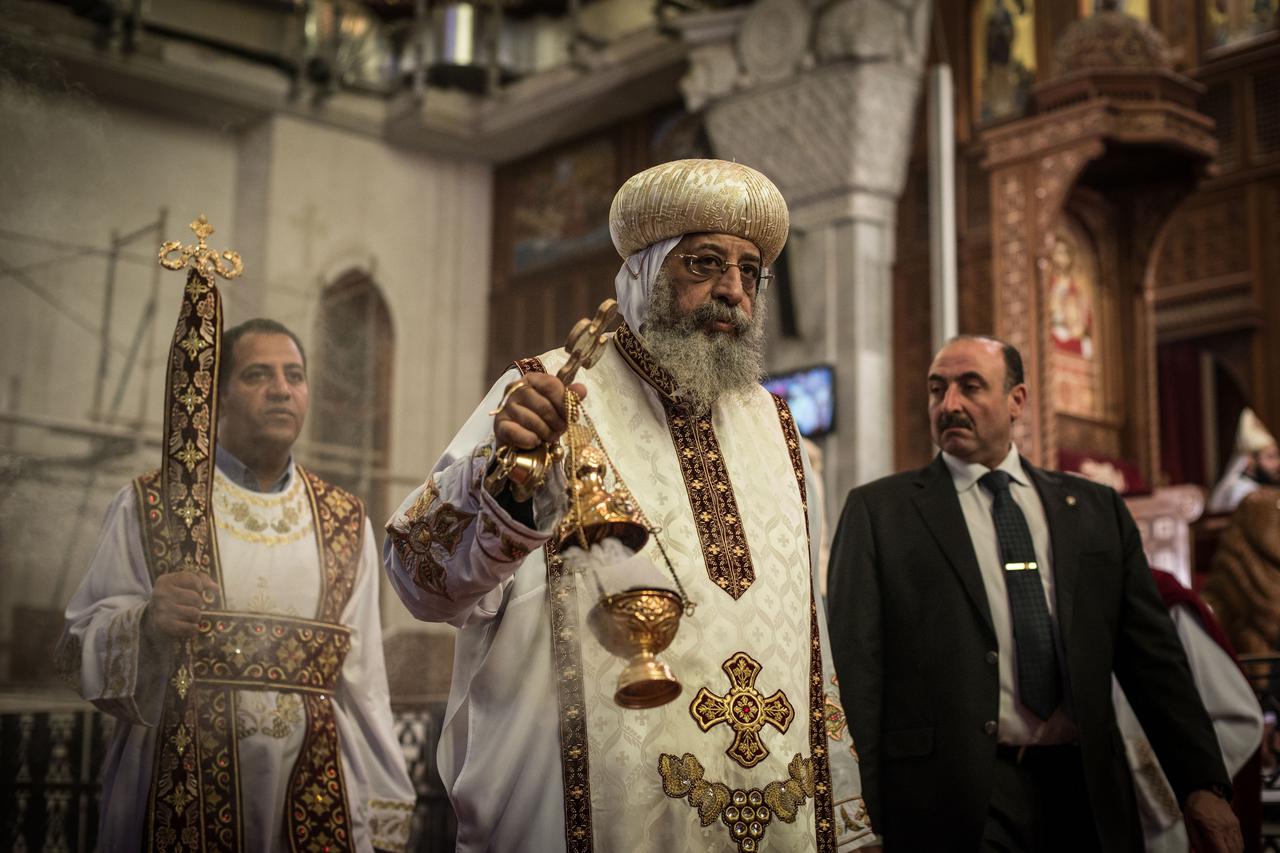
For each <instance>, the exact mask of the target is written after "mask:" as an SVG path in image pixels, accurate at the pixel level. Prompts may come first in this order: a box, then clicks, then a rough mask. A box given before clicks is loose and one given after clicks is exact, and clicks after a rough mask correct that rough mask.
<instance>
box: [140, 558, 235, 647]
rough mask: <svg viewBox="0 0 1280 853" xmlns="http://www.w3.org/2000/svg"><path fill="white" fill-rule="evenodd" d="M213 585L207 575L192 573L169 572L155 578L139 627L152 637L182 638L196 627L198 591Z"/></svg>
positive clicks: (191, 634) (190, 634) (200, 599)
mask: <svg viewBox="0 0 1280 853" xmlns="http://www.w3.org/2000/svg"><path fill="white" fill-rule="evenodd" d="M216 589H217V584H215V583H214V582H213V580H212V579H211V578H209V576H208V575H203V574H197V573H196V572H169V573H168V574H165V575H161V576H160V577H159V578H158V579H157V580H156V585H155V587H154V588H153V589H152V590H151V600H150V601H148V602H147V609H146V610H144V611H143V613H142V630H143V631H144V632H146V633H148V634H151V635H152V636H155V637H166V638H170V639H174V640H185V639H186V638H187V637H191V636H194V635H195V633H196V629H197V628H198V627H199V626H200V610H201V607H202V605H203V604H204V600H203V598H202V597H201V594H202V593H205V592H212V591H214V590H216Z"/></svg>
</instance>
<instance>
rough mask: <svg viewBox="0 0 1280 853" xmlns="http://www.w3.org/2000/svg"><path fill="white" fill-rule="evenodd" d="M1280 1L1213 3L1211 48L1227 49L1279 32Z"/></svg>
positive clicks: (1221, 0) (1226, 0)
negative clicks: (1277, 26) (1237, 43)
mask: <svg viewBox="0 0 1280 853" xmlns="http://www.w3.org/2000/svg"><path fill="white" fill-rule="evenodd" d="M1277 15H1280V0H1209V4H1208V18H1209V21H1208V23H1209V45H1210V46H1211V47H1225V46H1227V45H1229V44H1234V43H1235V42H1239V41H1245V40H1246V39H1250V38H1253V37H1254V36H1259V35H1262V34H1263V33H1265V32H1268V31H1270V30H1274V29H1276V25H1277Z"/></svg>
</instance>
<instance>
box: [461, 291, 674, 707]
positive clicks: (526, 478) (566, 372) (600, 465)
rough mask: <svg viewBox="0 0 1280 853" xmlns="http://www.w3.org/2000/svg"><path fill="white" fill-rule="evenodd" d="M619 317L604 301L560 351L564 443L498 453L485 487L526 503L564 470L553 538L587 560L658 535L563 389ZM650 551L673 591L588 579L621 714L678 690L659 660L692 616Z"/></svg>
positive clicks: (593, 623)
mask: <svg viewBox="0 0 1280 853" xmlns="http://www.w3.org/2000/svg"><path fill="white" fill-rule="evenodd" d="M616 310H617V303H616V302H615V301H614V300H612V299H608V300H605V301H604V302H603V303H601V305H600V308H599V310H597V311H596V314H595V317H593V318H592V319H590V320H587V319H582V320H579V321H578V323H577V324H576V325H575V326H574V327H573V331H572V332H570V334H569V338H568V340H567V341H566V343H565V350H566V351H567V352H568V353H569V360H568V361H567V362H566V363H565V365H564V367H562V368H561V369H560V370H559V371H558V372H557V374H556V377H557V378H558V379H559V380H560V381H561V382H563V383H564V385H565V415H566V419H567V420H568V422H569V428H568V429H567V430H566V431H565V434H564V436H562V438H561V440H560V441H559V442H557V443H555V444H547V445H543V446H542V447H538V448H534V449H532V450H520V449H516V448H511V447H502V448H500V449H499V450H498V452H497V457H498V464H497V466H495V469H494V472H493V473H492V474H491V475H490V477H489V478H488V479H487V480H486V484H487V485H488V484H489V481H490V480H494V481H496V480H498V479H499V478H502V477H506V478H507V479H508V480H509V481H510V488H511V490H512V493H513V495H514V496H515V497H516V498H517V499H518V500H526V499H528V498H529V497H530V496H532V494H533V492H534V491H535V490H536V489H537V488H539V487H540V486H541V485H542V484H543V483H544V482H545V481H546V478H547V476H548V474H549V472H550V470H551V467H552V465H554V464H555V463H557V462H559V463H561V464H562V466H563V469H564V473H565V480H566V491H567V495H566V497H567V499H568V509H567V510H566V512H565V514H564V516H563V518H562V519H561V521H560V526H559V529H558V531H557V540H558V543H557V544H558V545H559V547H560V549H561V550H562V551H563V550H564V549H566V548H570V547H574V546H577V547H579V548H581V549H582V550H583V551H584V552H587V551H589V550H590V549H591V546H593V545H600V544H601V543H603V542H605V541H606V540H610V539H613V540H617V541H618V542H620V543H621V544H622V545H624V546H626V548H627V549H629V550H630V551H631V552H633V553H635V554H639V552H640V550H641V549H642V548H643V547H644V546H645V544H646V543H647V542H648V541H649V537H650V535H651V534H656V533H657V532H658V531H657V529H656V528H655V527H654V526H653V525H652V524H650V523H649V520H648V519H647V518H646V517H645V515H644V512H643V511H642V510H641V509H640V506H639V504H638V503H637V502H636V500H635V498H634V496H632V494H631V492H630V490H629V489H628V488H627V486H626V483H624V482H623V480H622V477H621V476H619V474H618V471H617V469H616V468H615V467H614V465H613V461H612V460H611V459H610V458H609V455H608V453H606V452H605V449H604V445H603V444H602V443H601V440H600V434H599V432H598V431H597V430H596V428H595V425H594V424H593V423H592V422H591V418H590V416H589V415H587V413H586V411H585V410H584V409H583V407H582V401H581V400H580V399H579V397H578V395H577V394H575V393H573V391H571V390H569V387H568V386H569V384H570V383H571V382H572V381H573V377H574V376H575V375H576V373H577V370H578V368H579V367H586V368H590V367H591V366H592V365H593V364H595V363H596V361H598V360H599V358H600V355H601V353H602V352H603V348H604V346H605V343H606V341H607V337H606V332H605V330H606V328H607V326H608V325H609V324H610V323H611V322H612V321H613V319H614V318H615V316H616ZM513 387H514V386H513ZM610 479H611V480H612V483H613V485H612V488H610V486H609V481H610ZM517 487H518V490H517ZM654 543H655V544H656V545H657V546H658V550H659V553H660V554H661V556H662V559H663V561H664V562H665V563H666V565H667V569H668V571H669V572H670V575H671V579H672V580H673V581H674V582H675V587H676V591H672V590H670V589H663V588H661V587H658V586H653V585H650V584H641V585H637V586H634V587H624V588H623V589H622V590H620V591H612V592H606V591H605V589H604V587H603V585H602V584H601V581H600V578H599V575H598V574H595V573H593V578H594V580H595V584H596V589H597V593H598V595H599V598H598V600H597V601H596V604H595V605H594V606H593V607H592V608H591V610H590V612H589V613H588V614H587V624H588V625H589V626H590V628H591V633H592V634H593V635H594V636H595V638H596V639H597V640H598V641H599V642H600V644H601V645H602V646H604V648H605V649H606V650H607V651H608V652H610V653H611V654H613V655H616V656H617V657H620V658H622V659H624V660H625V661H626V665H625V666H624V667H623V670H622V672H621V674H620V675H619V676H618V684H617V689H616V691H615V692H614V696H613V698H614V701H615V702H617V703H618V705H620V706H622V707H623V708H637V709H639V708H655V707H657V706H659V705H665V704H666V703H667V702H670V701H671V700H673V699H675V698H676V697H677V696H679V695H680V690H681V687H680V682H679V681H678V680H677V679H676V677H675V675H674V674H673V673H672V671H671V668H670V667H669V666H668V665H667V664H666V663H664V662H663V661H661V660H659V659H658V655H659V654H660V653H661V652H662V651H663V650H664V649H666V648H667V646H669V645H670V644H671V641H672V640H673V639H675V635H676V631H677V630H678V629H679V627H680V617H681V616H682V615H692V613H693V609H694V604H693V602H691V601H690V600H689V598H688V596H687V595H686V594H685V591H684V586H683V585H682V584H681V583H680V579H679V577H678V576H677V575H676V573H675V569H674V568H673V567H672V566H671V561H670V560H669V559H668V557H667V553H666V549H665V548H664V547H663V546H662V541H661V540H660V539H658V538H657V536H656V535H655V536H654ZM641 559H643V558H641ZM646 580H649V579H648V578H646ZM624 583H625V581H624Z"/></svg>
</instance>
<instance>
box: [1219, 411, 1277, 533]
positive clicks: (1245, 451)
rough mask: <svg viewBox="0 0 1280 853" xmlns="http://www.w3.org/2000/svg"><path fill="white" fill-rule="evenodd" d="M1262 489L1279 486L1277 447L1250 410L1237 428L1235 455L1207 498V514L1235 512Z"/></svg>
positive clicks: (1243, 415)
mask: <svg viewBox="0 0 1280 853" xmlns="http://www.w3.org/2000/svg"><path fill="white" fill-rule="evenodd" d="M1263 486H1280V445H1278V444H1277V443H1276V440H1275V437H1274V436H1273V435H1271V433H1270V432H1269V431H1268V430H1267V428H1266V427H1265V426H1263V425H1262V421H1261V420H1259V419H1258V416H1257V415H1255V414H1254V413H1253V409H1245V410H1244V411H1243V412H1241V413H1240V421H1239V423H1238V424H1237V425H1236V441H1235V452H1234V453H1233V454H1232V456H1231V460H1230V461H1229V462H1228V463H1227V468H1226V470H1225V471H1224V472H1223V474H1222V479H1220V480H1218V483H1217V485H1215V486H1214V487H1213V491H1212V492H1211V493H1210V494H1209V503H1208V511H1209V512H1211V513H1228V512H1235V510H1236V507H1238V506H1239V505H1240V502H1241V501H1242V500H1244V499H1245V498H1246V497H1248V496H1249V495H1251V494H1253V493H1254V492H1255V491H1257V490H1258V489H1260V488H1262V487H1263Z"/></svg>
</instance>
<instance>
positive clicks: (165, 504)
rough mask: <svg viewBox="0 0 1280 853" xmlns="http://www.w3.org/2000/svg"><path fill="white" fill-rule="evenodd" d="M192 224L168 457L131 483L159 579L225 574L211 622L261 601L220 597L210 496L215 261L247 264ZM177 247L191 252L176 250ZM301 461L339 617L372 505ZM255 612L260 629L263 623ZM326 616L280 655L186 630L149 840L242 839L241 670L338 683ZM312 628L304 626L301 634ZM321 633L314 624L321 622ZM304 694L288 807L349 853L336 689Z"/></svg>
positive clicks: (171, 383)
mask: <svg viewBox="0 0 1280 853" xmlns="http://www.w3.org/2000/svg"><path fill="white" fill-rule="evenodd" d="M191 227H192V229H193V230H194V231H195V232H196V235H197V236H198V237H199V240H200V242H199V246H196V247H183V246H181V245H180V244H179V243H166V244H165V245H164V246H163V247H162V248H161V263H162V264H163V265H165V266H166V267H168V268H169V269H179V268H181V267H182V266H184V265H186V266H188V267H190V272H189V273H188V276H187V286H186V288H185V290H184V299H183V302H182V304H181V307H180V309H179V313H178V323H177V328H176V330H175V332H174V339H173V344H172V345H171V347H170V350H169V368H168V374H167V377H166V386H165V430H164V432H165V456H164V460H163V463H162V465H161V468H160V470H159V471H156V472H153V473H151V474H147V475H144V476H142V477H139V478H138V479H137V480H136V481H135V485H134V488H135V492H136V495H137V498H138V513H139V517H140V521H141V527H142V539H143V543H142V544H143V551H144V554H145V555H146V559H147V568H148V570H149V572H150V574H151V577H152V580H153V581H154V580H155V579H156V578H158V577H159V576H160V575H162V574H165V573H167V572H172V571H187V572H201V573H204V574H206V575H208V576H209V577H210V578H212V579H213V580H214V581H215V583H216V585H217V588H216V591H215V592H214V593H213V594H212V598H213V600H212V602H211V604H212V606H213V608H214V609H213V610H212V611H210V617H211V618H212V619H213V620H214V622H211V623H210V624H211V626H213V625H215V624H216V620H217V619H218V618H219V617H222V618H223V619H224V624H227V625H230V620H231V618H232V617H237V618H238V617H245V616H251V615H252V614H229V613H225V612H223V611H221V607H222V603H223V601H224V600H225V596H224V594H223V590H222V576H221V571H220V568H219V565H218V550H217V539H216V538H215V537H214V535H213V509H212V505H211V498H212V488H213V485H212V484H213V467H214V466H213V459H214V433H213V431H214V425H215V424H216V423H217V394H216V391H215V389H216V388H217V384H218V364H219V361H218V359H219V349H220V344H221V337H222V307H221V299H220V296H219V294H218V289H217V287H216V286H215V285H214V279H213V275H214V273H215V272H216V273H217V274H219V275H222V276H223V277H226V278H232V277H234V276H235V275H239V273H240V270H241V264H240V258H239V256H238V255H236V254H235V253H233V252H224V253H223V255H222V258H225V259H226V260H228V261H230V262H231V264H232V267H231V268H230V269H228V268H227V267H224V266H223V264H222V261H221V259H220V258H219V257H218V256H217V254H216V253H214V252H213V250H212V249H209V248H207V247H206V246H205V238H206V237H208V236H209V234H210V233H212V230H213V229H212V228H210V227H209V224H208V222H207V221H205V219H204V217H201V218H200V219H198V220H197V221H196V222H193V223H192V226H191ZM178 251H180V252H181V255H182V257H181V259H178V260H171V259H168V258H167V256H168V255H171V254H173V253H174V252H178ZM297 471H298V476H300V477H303V478H304V481H305V482H306V484H307V494H308V500H309V501H310V504H311V510H312V514H313V518H314V520H315V529H316V538H317V545H318V548H319V556H320V559H321V567H322V572H321V580H322V583H323V586H324V588H323V590H322V594H321V606H320V609H319V612H318V614H317V616H318V617H319V618H320V619H322V620H324V621H325V622H336V621H337V620H338V619H339V618H340V616H341V613H342V611H343V609H344V608H345V607H346V604H347V600H348V598H349V597H350V594H351V589H352V586H353V584H354V583H355V574H356V567H357V560H358V557H359V553H360V546H361V541H362V539H363V533H364V507H363V506H362V505H361V503H360V501H359V500H358V499H357V498H355V497H354V496H352V495H350V494H349V493H347V492H345V491H343V490H341V489H339V488H337V487H335V486H330V485H329V484H327V483H325V482H324V481H322V480H320V479H319V478H317V477H314V476H312V475H310V474H308V473H307V472H305V471H303V470H302V469H300V468H299V469H297ZM295 621H298V620H295ZM247 624H248V630H250V631H251V632H252V631H253V630H254V625H253V624H252V623H247ZM261 627H262V630H263V632H264V633H267V634H270V633H271V632H272V628H270V627H269V626H268V624H267V623H265V622H263V623H261ZM300 630H302V631H316V630H318V629H313V628H306V629H300ZM323 630H324V631H325V632H326V636H327V637H328V641H327V642H319V643H318V644H317V645H315V646H314V647H313V648H312V649H311V652H312V654H311V655H310V656H308V654H307V653H306V652H302V651H300V650H299V649H301V647H302V646H306V645H307V644H306V643H302V644H301V645H300V647H299V649H295V650H294V652H293V659H292V660H286V661H285V662H284V663H283V664H282V662H281V661H280V660H275V661H274V664H269V663H268V658H269V657H270V655H271V654H273V652H270V651H269V649H271V648H274V650H275V651H274V653H276V654H278V653H279V652H280V651H281V649H288V648H289V644H288V643H287V642H282V643H281V644H279V645H278V646H273V645H272V644H269V643H263V644H262V645H261V648H260V649H259V647H258V645H257V644H249V645H250V649H251V651H254V652H255V653H254V654H246V653H245V646H244V645H239V646H238V645H236V640H235V639H233V636H232V635H231V634H227V635H226V636H221V635H219V636H220V639H221V641H224V642H225V643H230V647H229V648H224V647H222V646H219V647H218V648H217V649H216V651H215V649H214V648H213V647H212V646H209V647H206V646H205V645H204V644H203V642H204V641H202V639H200V638H198V639H197V640H195V641H193V642H189V643H186V644H184V646H183V648H182V651H181V652H180V653H179V655H178V662H177V667H176V668H175V670H174V673H173V675H172V676H171V677H170V679H169V683H168V687H167V688H166V691H165V701H164V709H163V712H162V717H161V723H160V732H159V738H158V741H159V748H158V749H157V750H156V756H155V763H154V765H153V771H152V783H151V791H150V802H149V804H148V808H147V826H146V830H145V835H146V838H147V839H148V842H149V845H150V847H149V849H151V850H163V851H169V850H190V849H199V850H203V851H205V852H206V853H213V851H234V850H240V849H242V848H243V846H244V845H243V830H242V817H241V796H240V794H241V792H240V773H239V757H238V754H237V750H236V746H237V742H238V737H237V732H236V713H235V697H234V691H235V690H236V689H243V688H245V687H249V688H250V689H252V687H253V686H259V685H257V684H246V683H243V682H242V681H241V680H239V679H243V680H244V681H248V682H255V681H259V682H261V680H262V679H265V683H263V684H261V686H266V685H268V684H269V685H271V686H272V687H275V686H278V684H279V683H280V682H281V681H288V680H289V677H296V678H297V679H298V680H299V681H304V682H309V683H311V684H312V685H313V686H315V687H316V689H317V690H320V689H321V687H320V686H321V685H323V686H324V688H325V689H332V688H331V687H329V685H331V684H334V683H336V675H335V672H336V670H337V669H339V668H340V667H341V655H344V654H345V653H346V646H347V644H349V636H348V635H347V634H346V633H344V632H346V629H344V628H342V627H341V626H338V625H325V626H324V628H323ZM286 633H287V632H286ZM215 634H218V632H217V631H216V630H214V628H213V627H211V629H210V631H209V632H208V638H209V639H208V642H210V643H212V638H213V637H214V636H215ZM235 636H237V637H238V636H239V635H235ZM302 637H303V634H302V633H299V634H297V635H296V636H295V639H299V640H301V639H302ZM312 639H313V640H315V639H318V637H317V636H316V635H314V634H313V635H312ZM299 655H301V657H299ZM303 658H306V660H303ZM271 665H275V666H283V667H284V668H285V669H288V668H290V667H292V668H293V671H292V672H285V671H284V670H282V671H281V673H279V674H280V675H281V678H280V680H279V681H277V680H276V679H275V678H274V677H273V671H271V670H270V666H271ZM223 667H225V668H226V670H227V673H229V674H231V675H233V676H235V678H233V679H228V680H232V681H234V683H232V684H228V683H221V682H222V680H223V679H221V678H220V673H221V672H222V668H223ZM202 675H206V676H209V678H208V680H203V679H202ZM304 695H305V696H306V699H305V700H304V701H305V704H306V709H307V727H308V728H307V733H306V735H305V737H304V741H303V747H302V751H301V753H300V755H299V757H298V761H297V762H296V763H295V765H294V768H293V773H292V778H291V782H290V789H289V803H290V805H289V807H288V809H287V812H288V813H287V814H286V815H285V817H286V819H287V821H288V825H289V832H290V838H291V840H292V841H293V842H294V843H295V845H296V844H297V843H298V840H299V839H300V838H301V839H308V838H309V839H318V840H320V842H321V843H320V845H319V846H320V847H321V848H324V849H328V850H330V851H333V853H339V851H347V850H350V849H351V844H350V838H349V828H348V827H349V820H348V815H349V811H348V808H347V802H346V795H345V793H344V788H343V785H342V768H341V762H340V760H339V747H338V734H337V725H336V722H335V718H334V714H333V709H332V708H331V707H330V701H329V697H328V696H327V695H324V694H323V693H321V692H312V693H304ZM316 786H319V787H320V788H322V789H323V792H324V799H323V802H322V801H321V800H319V799H313V800H312V801H311V804H310V805H309V806H308V808H307V810H306V812H305V813H304V812H302V811H300V810H299V809H298V808H296V804H297V803H298V802H299V801H300V798H302V797H303V796H304V795H305V793H306V792H308V791H311V790H312V789H313V788H315V787H316ZM299 827H301V831H299ZM294 849H299V848H298V847H297V846H295V848H294Z"/></svg>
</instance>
